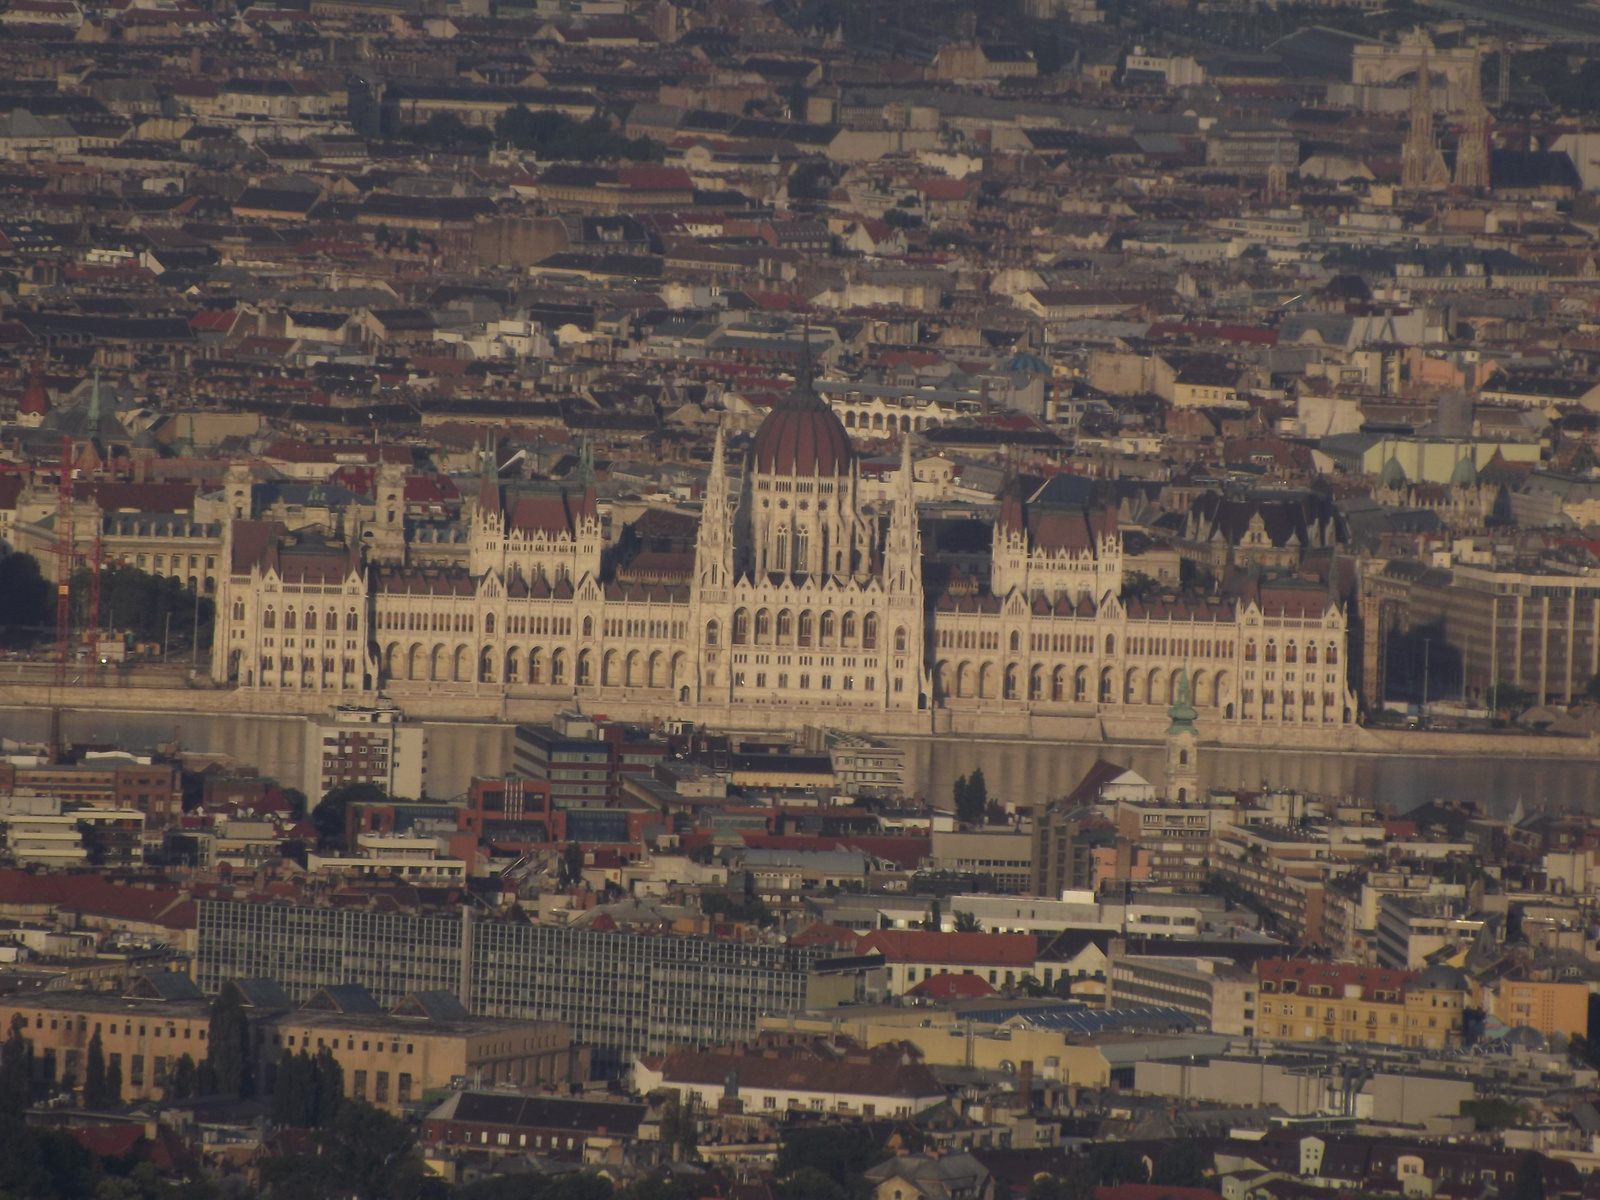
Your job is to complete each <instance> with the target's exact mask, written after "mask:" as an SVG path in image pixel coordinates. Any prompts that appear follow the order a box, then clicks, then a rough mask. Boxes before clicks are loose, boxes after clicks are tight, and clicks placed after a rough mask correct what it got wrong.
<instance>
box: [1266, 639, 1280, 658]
mask: <svg viewBox="0 0 1600 1200" xmlns="http://www.w3.org/2000/svg"><path fill="white" fill-rule="evenodd" d="M1267 661H1268V662H1277V661H1278V643H1277V642H1275V641H1273V640H1272V639H1271V638H1268V639H1267Z"/></svg>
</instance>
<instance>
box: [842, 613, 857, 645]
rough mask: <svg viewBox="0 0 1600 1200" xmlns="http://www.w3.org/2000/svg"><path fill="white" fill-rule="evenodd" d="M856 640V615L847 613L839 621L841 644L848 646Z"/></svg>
mask: <svg viewBox="0 0 1600 1200" xmlns="http://www.w3.org/2000/svg"><path fill="white" fill-rule="evenodd" d="M855 640H856V615H855V613H853V612H847V613H845V614H844V616H843V617H841V618H840V619H839V644H840V645H841V646H848V645H850V644H851V643H853V642H854V641H855Z"/></svg>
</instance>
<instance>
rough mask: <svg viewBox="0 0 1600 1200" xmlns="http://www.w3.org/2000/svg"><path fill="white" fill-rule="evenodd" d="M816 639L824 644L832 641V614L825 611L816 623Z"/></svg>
mask: <svg viewBox="0 0 1600 1200" xmlns="http://www.w3.org/2000/svg"><path fill="white" fill-rule="evenodd" d="M817 640H818V641H819V642H821V643H822V644H823V645H824V646H826V645H828V644H830V643H831V642H832V641H833V614H832V613H831V612H825V613H823V614H822V620H821V621H819V622H818V623H817Z"/></svg>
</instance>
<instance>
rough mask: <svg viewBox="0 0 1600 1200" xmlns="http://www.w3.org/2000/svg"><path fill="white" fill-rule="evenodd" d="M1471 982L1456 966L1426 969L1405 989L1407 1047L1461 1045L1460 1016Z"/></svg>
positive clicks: (1438, 1047)
mask: <svg viewBox="0 0 1600 1200" xmlns="http://www.w3.org/2000/svg"><path fill="white" fill-rule="evenodd" d="M1471 992H1472V981H1471V980H1469V979H1468V978H1467V976H1466V974H1465V973H1464V972H1463V971H1462V970H1461V969H1460V968H1458V967H1447V966H1442V965H1441V966H1435V967H1429V968H1428V969H1427V970H1426V971H1424V972H1423V973H1422V974H1421V975H1419V976H1417V979H1416V982H1415V983H1413V984H1411V986H1410V987H1408V988H1406V1043H1405V1044H1406V1045H1408V1046H1423V1047H1426V1048H1427V1049H1430V1050H1437V1049H1443V1048H1444V1047H1446V1046H1459V1045H1460V1044H1461V1017H1462V1010H1463V1009H1465V1008H1466V1005H1467V997H1468V996H1469V995H1470V994H1471Z"/></svg>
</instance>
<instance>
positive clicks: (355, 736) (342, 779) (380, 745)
mask: <svg viewBox="0 0 1600 1200" xmlns="http://www.w3.org/2000/svg"><path fill="white" fill-rule="evenodd" d="M305 763H306V767H305V793H306V801H307V803H308V804H310V805H313V806H314V805H316V804H318V803H320V802H321V800H322V798H323V797H324V796H326V795H327V794H328V793H329V792H330V791H332V790H333V789H334V788H340V787H349V786H350V785H351V784H357V783H371V784H376V785H377V786H379V787H381V788H382V789H383V790H384V791H386V792H388V793H389V794H390V795H393V796H404V797H407V798H409V799H418V798H420V797H422V796H423V795H424V794H425V793H426V791H427V786H428V748H427V735H426V734H425V733H424V731H423V727H422V725H421V724H407V723H406V722H405V720H404V716H403V714H402V713H401V712H400V711H399V710H398V709H395V708H363V707H360V706H358V705H340V706H337V707H335V708H332V709H330V710H329V712H328V715H327V716H326V717H322V718H318V719H315V720H311V721H308V722H307V723H306V754H305Z"/></svg>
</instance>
